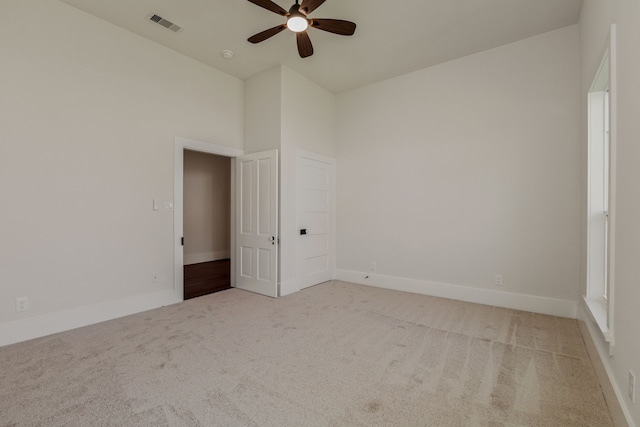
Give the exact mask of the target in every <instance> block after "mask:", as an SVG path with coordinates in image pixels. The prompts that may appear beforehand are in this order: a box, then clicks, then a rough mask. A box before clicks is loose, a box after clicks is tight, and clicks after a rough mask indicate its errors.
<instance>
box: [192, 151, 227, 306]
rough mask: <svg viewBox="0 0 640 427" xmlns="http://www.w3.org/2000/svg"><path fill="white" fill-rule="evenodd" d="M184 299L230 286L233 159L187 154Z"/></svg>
mask: <svg viewBox="0 0 640 427" xmlns="http://www.w3.org/2000/svg"><path fill="white" fill-rule="evenodd" d="M183 165H184V169H183V174H184V180H183V224H184V230H183V232H184V246H183V251H184V252H183V253H184V257H183V262H184V273H183V274H184V282H183V283H184V299H185V300H187V299H191V298H196V297H200V296H204V295H208V294H211V293H214V292H219V291H223V290H226V289H229V288H230V287H231V158H229V157H224V156H219V155H215V154H210V153H203V152H199V151H192V150H185V151H184V163H183Z"/></svg>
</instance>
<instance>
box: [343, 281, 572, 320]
mask: <svg viewBox="0 0 640 427" xmlns="http://www.w3.org/2000/svg"><path fill="white" fill-rule="evenodd" d="M365 277H366V278H365ZM336 278H337V279H338V280H342V281H345V282H352V283H358V284H361V285H368V286H375V287H378V288H385V289H393V290H396V291H404V292H412V293H415V294H422V295H429V296H433V297H440V298H449V299H453V300H458V301H466V302H473V303H477V304H486V305H493V306H496V307H503V308H510V309H513V310H523V311H530V312H533V313H540V314H548V315H551V316H558V317H567V318H570V319H575V318H576V314H577V304H578V302H577V301H572V300H564V299H557V298H548V297H540V296H535V295H525V294H517V293H514V292H505V291H498V290H493V289H484V288H472V287H469V286H460V285H452V284H447V283H438V282H430V281H426V280H418V279H407V278H404V277H394V276H384V275H381V274H372V273H370V272H362V271H350V270H341V269H339V270H338V271H337V275H336Z"/></svg>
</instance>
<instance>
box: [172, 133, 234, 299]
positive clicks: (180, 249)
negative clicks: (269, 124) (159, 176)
mask: <svg viewBox="0 0 640 427" xmlns="http://www.w3.org/2000/svg"><path fill="white" fill-rule="evenodd" d="M189 151H191V152H198V153H208V154H213V155H216V156H218V157H222V158H223V159H226V160H227V161H228V162H229V164H230V169H231V170H230V174H229V175H230V177H229V179H230V185H229V193H230V206H229V211H230V212H229V225H228V228H227V232H228V233H227V234H228V236H229V242H230V245H229V247H230V248H229V264H230V266H229V271H230V283H229V284H230V286H231V287H235V259H234V258H235V240H234V238H233V236H234V235H235V223H236V221H235V162H234V160H233V159H234V158H235V157H238V156H241V155H243V154H244V151H243V150H239V149H237V148H231V147H226V146H221V145H217V144H211V143H208V142H204V141H197V140H193V139H189V138H183V137H176V138H175V152H174V205H175V210H174V280H173V283H174V291H175V293H176V298H177V299H179V300H184V299H185V295H184V270H185V264H189V265H192V264H193V263H194V261H199V260H202V259H203V258H197V256H195V257H194V256H193V255H191V256H190V257H189V258H188V259H187V260H186V261H187V262H185V259H184V242H185V238H184V237H185V234H184V226H185V224H184V222H185V221H184V204H185V203H184V194H183V193H184V187H185V186H184V178H185V173H184V157H185V153H188V152H189ZM205 252H206V251H205ZM195 253H197V252H195Z"/></svg>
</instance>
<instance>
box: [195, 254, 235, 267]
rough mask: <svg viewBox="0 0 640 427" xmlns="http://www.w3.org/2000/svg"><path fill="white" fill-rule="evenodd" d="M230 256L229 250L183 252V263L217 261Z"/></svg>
mask: <svg viewBox="0 0 640 427" xmlns="http://www.w3.org/2000/svg"><path fill="white" fill-rule="evenodd" d="M228 258H231V251H216V252H200V253H197V254H184V265H191V264H200V263H201V262H209V261H218V260H220V259H228Z"/></svg>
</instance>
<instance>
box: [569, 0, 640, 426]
mask: <svg viewBox="0 0 640 427" xmlns="http://www.w3.org/2000/svg"><path fill="white" fill-rule="evenodd" d="M612 23H616V25H617V36H618V37H617V38H618V49H617V56H618V62H617V67H618V73H617V78H618V103H617V108H618V116H617V122H618V137H617V143H618V151H617V158H618V167H617V203H616V206H615V208H616V236H615V255H616V258H615V271H614V273H615V291H614V292H615V295H614V298H615V300H614V304H615V309H614V338H615V349H614V355H613V356H612V357H608V356H607V355H605V354H603V355H604V357H603V361H604V364H605V367H606V368H607V371H608V373H609V374H610V378H611V380H612V383H613V385H614V389H615V390H616V392H617V393H618V397H619V400H620V402H621V404H622V407H623V410H624V412H625V415H626V416H627V419H628V420H629V421H630V424H631V425H632V426H633V425H640V394H638V391H636V393H637V396H636V402H637V403H636V404H633V403H631V401H630V400H629V398H628V396H627V385H628V371H629V370H630V369H631V370H633V371H634V373H635V374H636V378H637V380H636V381H637V384H636V388H637V387H638V386H639V385H640V383H638V381H640V374H639V373H640V339H639V338H638V337H639V335H638V325H639V324H640V310H638V306H637V305H638V301H640V285H639V278H640V264H639V263H638V260H639V259H640V222H638V218H640V190H639V189H640V187H639V186H638V183H639V182H640V168H639V167H638V164H640V145H639V144H638V137H639V135H640V122H639V121H638V117H640V55H638V46H640V3H639V2H637V1H627V0H615V1H606V2H603V1H599V0H585V1H584V3H583V7H582V13H581V16H580V41H581V50H580V52H581V61H582V71H583V74H582V75H583V78H582V87H581V92H582V94H583V103H582V109H581V112H582V119H583V120H582V129H583V134H582V144H581V146H582V149H583V150H582V171H583V184H582V187H583V188H586V164H587V163H586V147H587V140H586V129H587V122H586V120H585V118H586V111H587V107H586V94H587V92H588V90H589V87H590V85H591V82H592V81H593V78H594V77H595V75H596V73H597V70H598V66H599V63H600V60H601V59H602V55H603V54H604V51H605V47H606V44H607V36H608V33H609V28H610V25H611V24H612ZM584 197H585V194H584V193H583V198H584ZM582 206H583V212H584V210H585V209H586V198H584V200H583V203H582ZM585 215H586V214H585V213H583V216H585ZM582 235H583V239H582V257H581V258H582V269H581V270H582V271H581V272H582V275H581V281H580V283H581V288H580V290H581V294H584V293H585V292H586V288H585V284H586V279H585V277H586V228H585V227H584V226H583V233H582ZM586 320H587V321H588V322H590V320H589V319H586ZM592 331H594V332H595V331H597V326H596V327H594V328H592ZM593 337H594V340H595V341H596V343H597V344H598V345H599V346H600V348H601V349H603V348H604V347H605V346H604V341H603V340H602V337H601V336H600V335H599V332H596V333H594V334H593Z"/></svg>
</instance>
